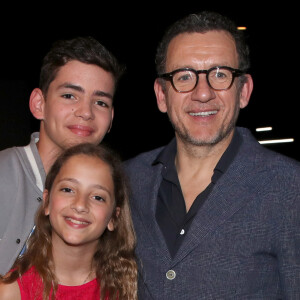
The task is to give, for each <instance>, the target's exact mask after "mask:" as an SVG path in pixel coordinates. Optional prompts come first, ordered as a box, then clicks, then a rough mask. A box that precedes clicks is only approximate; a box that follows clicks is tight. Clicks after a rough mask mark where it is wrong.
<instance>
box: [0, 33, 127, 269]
mask: <svg viewBox="0 0 300 300" xmlns="http://www.w3.org/2000/svg"><path fill="white" fill-rule="evenodd" d="M121 72H122V68H121V67H120V66H119V64H118V62H117V60H116V59H115V57H114V56H113V55H112V54H111V53H110V52H109V51H108V50H107V49H105V48H104V47H103V46H102V45H101V44H100V43H98V42H97V41H96V40H95V39H93V38H91V37H87V38H85V37H79V38H75V39H72V40H66V41H58V42H57V43H55V44H54V45H53V48H52V49H51V50H50V51H49V53H48V54H47V55H46V56H45V58H44V61H43V65H42V69H41V74H40V88H36V89H34V90H33V91H32V93H31V96H30V100H29V106H30V110H31V112H32V114H33V116H34V117H35V118H37V119H39V120H41V122H40V131H39V133H33V135H32V137H31V142H30V144H29V145H28V146H26V147H14V148H11V149H6V150H3V151H1V152H0V174H1V181H0V194H1V195H0V205H1V208H0V238H1V240H0V274H5V273H6V272H7V271H8V270H9V269H10V268H11V266H12V265H13V263H14V261H15V259H16V258H17V256H18V255H19V253H20V252H21V250H22V249H23V246H24V244H25V242H26V240H27V239H28V237H29V235H30V232H31V230H32V228H33V225H34V214H35V211H36V209H37V208H38V206H39V204H40V202H41V200H42V192H43V184H44V181H45V177H46V174H47V172H48V170H49V168H50V167H51V165H52V163H53V162H54V160H55V158H56V157H57V155H58V154H59V153H60V152H61V151H62V150H63V149H65V148H67V147H69V146H71V145H75V144H78V143H84V142H89V143H93V144H98V143H100V142H101V140H102V139H103V137H104V136H105V134H106V133H107V132H108V131H109V130H110V128H111V124H112V120H113V116H114V109H113V96H114V92H115V86H116V84H117V81H118V79H119V76H120V75H121Z"/></svg>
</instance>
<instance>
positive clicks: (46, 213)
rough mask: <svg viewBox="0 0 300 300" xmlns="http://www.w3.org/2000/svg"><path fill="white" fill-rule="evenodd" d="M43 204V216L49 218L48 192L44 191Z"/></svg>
mask: <svg viewBox="0 0 300 300" xmlns="http://www.w3.org/2000/svg"><path fill="white" fill-rule="evenodd" d="M43 202H44V207H45V216H49V214H50V210H49V192H48V190H46V189H45V190H44V192H43Z"/></svg>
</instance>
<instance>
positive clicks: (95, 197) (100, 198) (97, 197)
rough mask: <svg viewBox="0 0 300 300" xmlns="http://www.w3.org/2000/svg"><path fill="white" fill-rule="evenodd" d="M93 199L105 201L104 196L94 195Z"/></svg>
mask: <svg viewBox="0 0 300 300" xmlns="http://www.w3.org/2000/svg"><path fill="white" fill-rule="evenodd" d="M93 199H95V200H97V201H100V202H101V201H102V202H105V200H104V198H102V197H101V196H93Z"/></svg>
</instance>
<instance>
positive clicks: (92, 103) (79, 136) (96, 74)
mask: <svg viewBox="0 0 300 300" xmlns="http://www.w3.org/2000/svg"><path fill="white" fill-rule="evenodd" d="M114 88H115V81H114V78H113V76H112V74H111V73H109V72H107V71H105V70H103V69H102V68H100V67H98V66H96V65H91V64H85V63H82V62H79V61H75V60H74V61H70V62H68V63H67V64H66V65H64V66H63V67H61V68H60V70H59V71H58V73H57V75H56V77H55V79H54V80H53V81H52V82H51V83H50V85H49V89H48V92H47V95H45V97H43V99H42V100H41V115H40V118H39V119H41V128H40V141H39V143H43V147H49V149H54V150H55V148H56V149H59V150H61V149H65V148H67V147H70V146H72V145H75V144H79V143H84V142H89V143H93V144H99V143H100V142H101V140H102V139H103V137H104V136H105V134H106V133H107V131H109V129H110V127H111V123H112V120H113V115H114V110H113V94H114Z"/></svg>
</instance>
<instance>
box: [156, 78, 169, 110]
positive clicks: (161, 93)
mask: <svg viewBox="0 0 300 300" xmlns="http://www.w3.org/2000/svg"><path fill="white" fill-rule="evenodd" d="M160 81H161V80H160V79H158V78H157V79H156V80H155V81H154V92H155V95H156V102H157V106H158V109H159V110H160V111H161V112H162V113H165V112H167V103H166V96H165V89H164V88H163V87H162V85H161V82H160Z"/></svg>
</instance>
